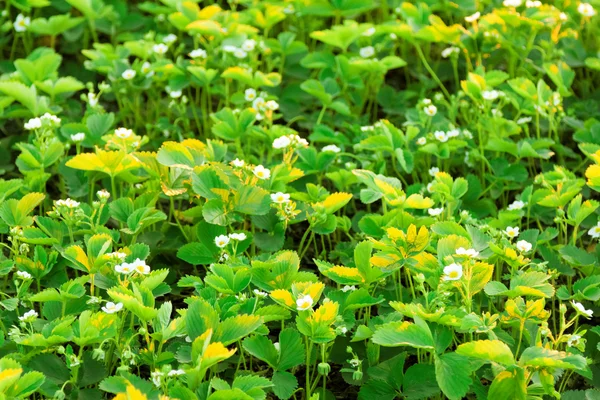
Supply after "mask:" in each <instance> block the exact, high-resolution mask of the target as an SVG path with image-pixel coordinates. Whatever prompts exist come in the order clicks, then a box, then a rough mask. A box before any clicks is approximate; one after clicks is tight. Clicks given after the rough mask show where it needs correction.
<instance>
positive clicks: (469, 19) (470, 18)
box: [465, 11, 481, 22]
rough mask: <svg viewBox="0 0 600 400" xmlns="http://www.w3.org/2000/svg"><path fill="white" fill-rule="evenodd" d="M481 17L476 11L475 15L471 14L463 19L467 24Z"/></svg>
mask: <svg viewBox="0 0 600 400" xmlns="http://www.w3.org/2000/svg"><path fill="white" fill-rule="evenodd" d="M479 17H481V13H480V12H479V11H477V12H476V13H475V14H471V15H469V16H468V17H465V21H467V22H475V21H477V20H478V19H479Z"/></svg>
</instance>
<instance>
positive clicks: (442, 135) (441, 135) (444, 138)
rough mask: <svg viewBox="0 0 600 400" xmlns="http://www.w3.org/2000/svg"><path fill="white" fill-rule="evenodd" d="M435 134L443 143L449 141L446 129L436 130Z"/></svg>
mask: <svg viewBox="0 0 600 400" xmlns="http://www.w3.org/2000/svg"><path fill="white" fill-rule="evenodd" d="M433 136H434V137H435V138H436V139H437V140H439V141H440V142H442V143H444V142H447V141H448V135H446V132H444V131H435V132H434V133H433Z"/></svg>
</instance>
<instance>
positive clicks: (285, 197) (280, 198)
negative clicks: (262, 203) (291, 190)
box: [271, 192, 290, 204]
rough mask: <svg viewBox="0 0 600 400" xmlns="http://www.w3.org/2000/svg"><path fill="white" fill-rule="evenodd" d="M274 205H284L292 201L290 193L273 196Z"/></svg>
mask: <svg viewBox="0 0 600 400" xmlns="http://www.w3.org/2000/svg"><path fill="white" fill-rule="evenodd" d="M271 200H272V201H273V203H277V204H283V203H287V202H289V201H290V195H289V194H288V193H282V192H277V193H273V194H272V195H271Z"/></svg>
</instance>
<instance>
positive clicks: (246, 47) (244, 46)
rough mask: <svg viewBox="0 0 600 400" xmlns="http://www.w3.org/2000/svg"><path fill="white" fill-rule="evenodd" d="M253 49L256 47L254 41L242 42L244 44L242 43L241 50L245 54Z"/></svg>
mask: <svg viewBox="0 0 600 400" xmlns="http://www.w3.org/2000/svg"><path fill="white" fill-rule="evenodd" d="M255 47H256V40H253V39H248V40H244V43H242V50H244V51H247V52H250V51H252V50H254V48H255Z"/></svg>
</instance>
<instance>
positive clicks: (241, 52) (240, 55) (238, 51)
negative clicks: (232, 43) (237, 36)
mask: <svg viewBox="0 0 600 400" xmlns="http://www.w3.org/2000/svg"><path fill="white" fill-rule="evenodd" d="M233 56H234V57H235V58H246V57H247V56H248V53H246V52H245V51H244V50H242V49H235V51H234V52H233Z"/></svg>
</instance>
